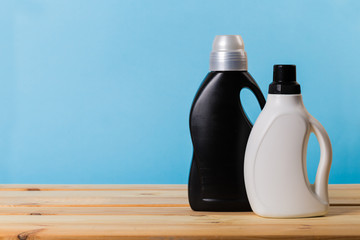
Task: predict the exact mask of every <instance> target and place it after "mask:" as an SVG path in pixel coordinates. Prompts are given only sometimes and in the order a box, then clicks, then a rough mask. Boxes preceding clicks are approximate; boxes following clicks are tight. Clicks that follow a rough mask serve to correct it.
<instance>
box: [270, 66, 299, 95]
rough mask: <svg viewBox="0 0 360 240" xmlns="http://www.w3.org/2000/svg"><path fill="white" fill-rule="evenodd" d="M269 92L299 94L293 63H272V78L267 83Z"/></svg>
mask: <svg viewBox="0 0 360 240" xmlns="http://www.w3.org/2000/svg"><path fill="white" fill-rule="evenodd" d="M269 93H270V94H300V93H301V89H300V85H299V83H298V82H296V66H295V65H274V79H273V82H272V83H271V84H270V85H269Z"/></svg>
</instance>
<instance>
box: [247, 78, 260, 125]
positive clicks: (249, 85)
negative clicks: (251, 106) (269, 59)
mask: <svg viewBox="0 0 360 240" xmlns="http://www.w3.org/2000/svg"><path fill="white" fill-rule="evenodd" d="M248 80H249V81H247V82H245V83H244V85H243V88H248V89H250V91H251V92H252V93H253V94H254V95H255V97H256V99H257V101H258V103H259V105H260V108H261V110H262V109H263V108H264V106H265V103H266V100H265V97H264V95H263V94H262V92H261V90H260V87H259V86H258V85H257V83H256V82H255V80H254V79H253V78H252V77H251V76H250V77H249V79H248ZM245 115H246V114H245ZM246 118H247V116H246ZM247 120H248V121H249V123H251V121H250V119H248V118H247Z"/></svg>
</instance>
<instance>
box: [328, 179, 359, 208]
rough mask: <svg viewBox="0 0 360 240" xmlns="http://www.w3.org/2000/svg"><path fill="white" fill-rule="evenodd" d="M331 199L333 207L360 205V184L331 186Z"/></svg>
mask: <svg viewBox="0 0 360 240" xmlns="http://www.w3.org/2000/svg"><path fill="white" fill-rule="evenodd" d="M329 199H330V204H331V205H333V206H357V205H360V184H334V185H329Z"/></svg>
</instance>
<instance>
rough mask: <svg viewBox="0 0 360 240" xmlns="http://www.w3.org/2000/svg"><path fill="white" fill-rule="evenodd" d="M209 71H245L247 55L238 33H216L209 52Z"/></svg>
mask: <svg viewBox="0 0 360 240" xmlns="http://www.w3.org/2000/svg"><path fill="white" fill-rule="evenodd" d="M210 71H247V56H246V52H245V49H244V41H243V40H242V38H241V36H240V35H217V36H216V37H215V39H214V42H213V46H212V51H211V54H210Z"/></svg>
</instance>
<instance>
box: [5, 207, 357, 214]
mask: <svg viewBox="0 0 360 240" xmlns="http://www.w3.org/2000/svg"><path fill="white" fill-rule="evenodd" d="M343 213H346V214H347V215H359V216H360V207H359V206H333V207H330V210H329V213H328V215H327V216H332V215H336V214H343ZM251 214H252V212H200V211H192V210H191V209H190V207H152V206H151V207H0V215H177V216H178V215H179V216H183V215H185V216H202V215H219V216H220V215H235V216H238V215H251Z"/></svg>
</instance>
